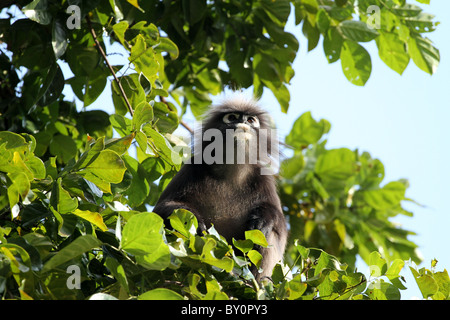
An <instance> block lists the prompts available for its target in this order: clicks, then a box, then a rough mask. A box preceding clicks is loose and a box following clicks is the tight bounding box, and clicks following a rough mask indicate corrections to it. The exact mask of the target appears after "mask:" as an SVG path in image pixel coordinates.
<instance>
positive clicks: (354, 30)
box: [338, 20, 378, 42]
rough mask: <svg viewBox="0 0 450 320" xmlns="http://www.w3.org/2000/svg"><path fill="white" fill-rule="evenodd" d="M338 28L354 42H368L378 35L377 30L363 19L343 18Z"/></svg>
mask: <svg viewBox="0 0 450 320" xmlns="http://www.w3.org/2000/svg"><path fill="white" fill-rule="evenodd" d="M338 30H340V32H341V33H342V35H343V36H344V37H346V38H347V39H350V40H353V41H356V42H368V41H371V40H373V39H375V38H376V37H377V36H378V32H377V31H376V30H375V29H371V28H369V27H368V26H367V23H365V22H363V21H356V20H344V21H342V22H341V23H340V24H339V26H338Z"/></svg>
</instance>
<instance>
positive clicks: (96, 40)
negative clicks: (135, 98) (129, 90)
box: [86, 16, 134, 116]
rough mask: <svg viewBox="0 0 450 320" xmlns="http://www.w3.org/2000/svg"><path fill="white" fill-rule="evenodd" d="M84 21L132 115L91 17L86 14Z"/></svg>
mask: <svg viewBox="0 0 450 320" xmlns="http://www.w3.org/2000/svg"><path fill="white" fill-rule="evenodd" d="M86 22H87V24H88V27H89V31H90V32H91V35H92V37H93V38H94V42H95V45H96V47H97V50H98V52H100V54H101V55H102V57H103V59H105V62H106V65H107V66H108V68H109V71H111V74H112V75H113V77H114V80H115V81H116V83H117V86H118V87H119V90H120V93H121V94H122V97H123V99H124V100H125V103H126V105H127V108H128V111H130V114H131V116H133V114H134V112H133V108H132V107H131V104H130V101H128V98H127V95H126V94H125V91H124V90H123V87H122V84H121V83H120V81H119V79H118V78H117V76H116V73H115V72H114V69H113V67H112V66H111V64H110V63H109V61H108V58H107V57H106V54H105V51H103V48H102V46H101V45H100V42H99V41H98V39H97V34H96V33H95V30H94V28H93V27H92V25H91V19H89V16H86Z"/></svg>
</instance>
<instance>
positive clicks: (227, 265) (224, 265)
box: [200, 238, 234, 272]
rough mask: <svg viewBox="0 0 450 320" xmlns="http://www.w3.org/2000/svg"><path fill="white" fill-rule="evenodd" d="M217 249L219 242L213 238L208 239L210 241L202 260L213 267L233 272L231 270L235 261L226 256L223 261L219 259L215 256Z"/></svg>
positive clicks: (206, 244) (201, 257)
mask: <svg viewBox="0 0 450 320" xmlns="http://www.w3.org/2000/svg"><path fill="white" fill-rule="evenodd" d="M216 247H217V241H216V240H214V239H212V238H208V240H207V241H206V243H205V244H204V246H203V249H202V254H201V256H200V260H201V261H202V262H205V263H207V264H210V265H212V266H215V267H218V268H220V269H223V270H225V271H226V272H231V270H233V265H234V262H233V259H231V258H229V257H226V256H225V257H223V258H222V259H219V258H217V257H216V256H215V254H214V249H215V248H216Z"/></svg>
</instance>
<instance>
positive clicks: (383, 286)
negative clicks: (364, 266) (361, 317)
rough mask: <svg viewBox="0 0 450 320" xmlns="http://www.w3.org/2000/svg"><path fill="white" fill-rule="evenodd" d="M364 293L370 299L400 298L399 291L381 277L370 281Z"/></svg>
mask: <svg viewBox="0 0 450 320" xmlns="http://www.w3.org/2000/svg"><path fill="white" fill-rule="evenodd" d="M366 294H367V295H368V296H369V298H370V299H372V300H400V291H399V290H398V289H397V288H396V287H395V286H393V285H392V284H390V283H387V282H384V281H383V280H382V279H380V280H378V281H376V282H374V283H371V284H370V285H369V288H368V289H367V290H366Z"/></svg>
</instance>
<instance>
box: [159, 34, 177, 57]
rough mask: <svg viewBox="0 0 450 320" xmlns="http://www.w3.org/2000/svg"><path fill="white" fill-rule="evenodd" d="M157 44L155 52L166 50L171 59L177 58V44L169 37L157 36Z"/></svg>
mask: <svg viewBox="0 0 450 320" xmlns="http://www.w3.org/2000/svg"><path fill="white" fill-rule="evenodd" d="M159 41H160V42H159V44H158V45H157V46H156V47H155V50H156V51H157V52H161V51H164V52H167V53H169V55H170V58H171V59H172V60H175V59H177V58H178V55H179V51H178V47H177V45H176V44H175V43H174V42H173V41H172V40H170V39H169V38H159Z"/></svg>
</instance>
